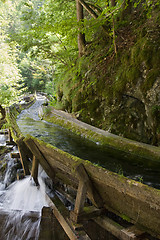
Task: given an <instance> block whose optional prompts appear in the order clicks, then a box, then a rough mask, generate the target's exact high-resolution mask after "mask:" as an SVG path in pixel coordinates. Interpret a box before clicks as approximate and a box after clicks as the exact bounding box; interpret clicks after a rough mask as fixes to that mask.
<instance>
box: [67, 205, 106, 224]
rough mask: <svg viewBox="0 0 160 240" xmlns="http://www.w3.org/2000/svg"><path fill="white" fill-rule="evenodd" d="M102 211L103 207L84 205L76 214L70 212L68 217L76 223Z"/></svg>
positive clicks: (91, 217)
mask: <svg viewBox="0 0 160 240" xmlns="http://www.w3.org/2000/svg"><path fill="white" fill-rule="evenodd" d="M103 213H104V209H102V208H101V209H98V208H96V207H94V206H87V207H84V208H83V210H82V211H81V212H80V213H79V214H78V215H77V214H76V213H75V212H74V211H72V212H71V214H70V219H71V220H72V221H73V222H76V223H83V222H84V221H88V220H90V219H93V218H95V217H98V216H100V215H102V214H103Z"/></svg>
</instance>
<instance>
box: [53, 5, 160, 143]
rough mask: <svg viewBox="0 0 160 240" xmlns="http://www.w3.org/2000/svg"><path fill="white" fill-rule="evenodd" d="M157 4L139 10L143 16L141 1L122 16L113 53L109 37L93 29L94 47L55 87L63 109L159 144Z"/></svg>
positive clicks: (159, 28)
mask: <svg viewBox="0 0 160 240" xmlns="http://www.w3.org/2000/svg"><path fill="white" fill-rule="evenodd" d="M159 8H160V5H158V6H157V7H156V5H155V6H154V7H153V8H152V11H151V16H150V17H148V16H147V12H146V13H144V11H143V14H144V15H143V17H142V15H141V13H142V12H141V10H142V9H141V8H140V6H139V8H137V9H136V10H135V9H134V8H132V11H131V12H130V18H128V17H127V15H125V17H126V18H125V19H123V20H125V21H126V23H125V24H122V26H121V25H118V27H117V30H116V36H117V38H116V45H117V55H116V56H115V53H114V52H112V51H111V53H109V52H108V51H109V50H108V49H109V48H110V47H111V46H110V45H109V39H107V40H106V38H103V37H102V34H101V35H100V34H99V35H98V34H97V36H98V37H99V39H98V40H97V39H95V41H97V42H98V44H99V46H95V45H94V46H92V44H90V47H88V48H87V51H86V52H87V53H86V56H84V57H83V58H82V59H80V60H79V61H78V63H77V66H76V67H75V68H74V69H73V70H74V71H75V72H76V69H77V72H76V73H75V75H74V72H72V75H71V74H70V75H69V77H68V75H66V79H65V80H63V83H61V84H59V86H58V88H57V89H58V90H57V102H58V104H59V106H60V104H61V109H62V110H66V111H68V112H72V113H75V115H76V116H77V117H78V118H79V119H80V120H82V121H85V122H87V123H89V124H92V125H94V126H96V127H100V128H102V129H104V130H108V131H109V132H111V133H114V134H117V135H120V136H123V137H127V138H130V139H133V140H136V141H141V142H144V143H149V144H153V145H158V146H159V145H160V121H159V119H160V64H159V63H160V47H159V46H160V25H159V20H160V14H159V13H160V11H159ZM145 14H146V15H145ZM128 19H129V20H128ZM128 21H129V22H128ZM117 23H118V24H120V23H119V22H118V21H117ZM95 38H96V36H95ZM102 38H103V39H102ZM76 74H77V75H76ZM73 78H74V80H73ZM66 83H67V84H66Z"/></svg>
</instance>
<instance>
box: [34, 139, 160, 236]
mask: <svg viewBox="0 0 160 240" xmlns="http://www.w3.org/2000/svg"><path fill="white" fill-rule="evenodd" d="M32 139H33V141H34V142H35V144H36V145H37V146H38V148H39V150H40V151H41V152H42V153H43V155H45V158H46V161H47V162H48V163H49V164H50V166H51V167H52V169H54V168H55V164H56V171H59V170H60V171H62V172H64V173H65V172H66V174H67V175H68V176H71V177H72V178H73V179H75V181H76V167H77V166H78V165H79V164H80V163H83V165H84V166H85V169H86V171H87V173H88V175H89V178H90V179H91V181H92V182H93V184H94V186H95V187H96V189H98V192H99V194H100V196H101V197H102V199H103V202H104V207H105V208H106V209H107V210H109V211H112V212H114V213H115V214H117V215H118V216H120V217H123V216H124V217H125V218H126V219H128V221H130V222H132V223H134V224H135V223H137V224H138V225H141V226H143V227H145V228H146V229H147V230H146V231H147V232H148V233H150V234H151V235H153V236H156V237H159V238H160V228H159V226H160V217H159V216H160V194H159V190H157V189H154V188H151V187H149V186H146V185H144V184H142V183H139V182H136V181H134V180H131V179H128V178H125V177H123V176H121V175H118V174H116V173H113V172H111V171H109V170H107V169H104V168H102V167H98V166H95V165H94V164H92V163H91V162H88V161H84V160H82V159H80V158H78V157H75V156H72V155H70V154H69V153H65V152H63V151H62V150H59V149H57V148H56V147H53V146H50V145H49V144H46V143H44V142H42V141H39V140H38V141H37V140H36V139H35V138H34V137H32ZM57 176H58V174H57ZM70 183H72V182H70ZM66 184H67V183H66Z"/></svg>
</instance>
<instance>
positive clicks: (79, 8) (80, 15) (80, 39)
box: [76, 0, 85, 57]
mask: <svg viewBox="0 0 160 240" xmlns="http://www.w3.org/2000/svg"><path fill="white" fill-rule="evenodd" d="M76 9H77V21H78V23H79V24H83V20H84V14H83V6H82V5H81V3H80V2H79V0H76ZM84 48H85V34H84V33H82V32H81V29H80V28H79V33H78V50H79V57H82V55H83V54H84Z"/></svg>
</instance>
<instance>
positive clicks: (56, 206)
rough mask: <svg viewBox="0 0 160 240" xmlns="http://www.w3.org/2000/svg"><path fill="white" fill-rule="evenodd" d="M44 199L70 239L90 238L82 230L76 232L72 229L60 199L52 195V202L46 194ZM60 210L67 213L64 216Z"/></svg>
mask: <svg viewBox="0 0 160 240" xmlns="http://www.w3.org/2000/svg"><path fill="white" fill-rule="evenodd" d="M46 200H47V202H48V205H49V207H50V208H51V209H52V211H53V214H54V215H55V217H56V218H57V220H58V222H59V223H60V224H61V226H62V228H63V229H64V231H65V232H66V234H67V235H68V237H69V238H70V239H71V240H85V239H86V240H90V238H89V237H88V236H87V235H86V234H85V233H84V232H83V231H81V232H76V231H75V230H74V228H73V227H72V225H71V223H70V222H69V220H67V215H68V211H67V209H66V208H65V207H64V205H63V204H62V203H61V202H60V200H58V199H57V198H56V197H54V203H53V202H52V201H51V199H50V198H49V197H48V196H47V195H46ZM55 202H56V203H55ZM64 208H65V209H64ZM62 212H63V214H65V212H67V213H66V214H65V216H64V215H63V214H62Z"/></svg>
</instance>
